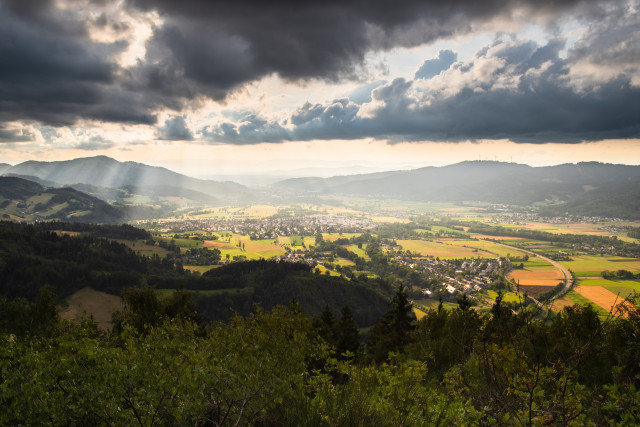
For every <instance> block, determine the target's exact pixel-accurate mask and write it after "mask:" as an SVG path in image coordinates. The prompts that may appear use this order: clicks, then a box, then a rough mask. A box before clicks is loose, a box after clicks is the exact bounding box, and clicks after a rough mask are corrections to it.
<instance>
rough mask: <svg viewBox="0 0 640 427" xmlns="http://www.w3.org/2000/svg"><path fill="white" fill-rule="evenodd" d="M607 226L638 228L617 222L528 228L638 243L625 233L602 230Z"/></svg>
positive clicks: (542, 225) (535, 225) (537, 225)
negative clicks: (608, 237)
mask: <svg viewBox="0 0 640 427" xmlns="http://www.w3.org/2000/svg"><path fill="white" fill-rule="evenodd" d="M607 225H615V226H622V225H630V226H637V224H636V223H633V222H615V223H596V224H593V223H586V222H580V223H573V224H549V223H541V222H531V223H528V224H527V228H530V229H532V230H538V231H546V232H549V233H556V234H587V235H593V236H617V237H618V238H619V239H620V240H624V241H627V242H637V239H633V238H630V237H628V236H627V233H626V232H625V231H622V232H611V231H606V230H602V229H601V228H603V227H605V226H607Z"/></svg>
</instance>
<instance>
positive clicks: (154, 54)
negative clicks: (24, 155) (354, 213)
mask: <svg viewBox="0 0 640 427" xmlns="http://www.w3.org/2000/svg"><path fill="white" fill-rule="evenodd" d="M638 10H640V2H639V1H638V0H630V1H622V0H620V1H617V0H611V1H586V0H585V1H579V0H564V1H557V0H542V1H540V0H535V1H534V0H512V1H498V0H489V1H484V2H477V1H472V0H453V1H449V2H442V1H436V0H408V1H403V2H398V3H396V4H392V3H390V2H388V1H383V0H374V1H366V2H365V1H363V0H355V1H353V0H352V1H343V0H340V1H338V0H330V1H326V2H297V3H296V2H293V3H292V2H290V1H269V2H262V1H261V2H258V1H254V0H234V1H230V0H221V1H215V2H207V1H200V0H183V1H180V2H175V1H172V0H126V1H124V2H122V3H121V2H111V1H94V0H68V1H65V0H60V1H53V0H38V1H30V2H27V1H23V0H0V40H1V42H0V58H2V61H0V141H4V142H12V141H13V142H17V141H25V140H28V139H29V138H32V136H33V135H32V134H29V133H28V132H27V133H24V132H18V131H15V130H13V129H14V128H11V130H9V128H7V127H6V124H7V123H16V122H21V123H23V124H24V125H25V126H26V125H29V126H31V125H34V124H36V125H42V126H53V127H64V126H73V125H77V124H78V123H81V124H82V123H85V122H89V123H93V124H94V125H95V124H96V123H101V122H104V123H122V124H127V125H128V124H140V125H147V126H154V127H155V130H154V132H155V135H156V137H157V139H160V140H183V141H192V140H196V141H197V140H205V141H211V142H215V143H231V144H255V143H260V142H273V143H277V142H282V141H295V140H311V139H355V138H366V137H373V138H381V139H388V140H390V141H405V140H416V141H418V140H425V139H429V140H442V141H459V140H467V139H471V140H473V139H483V138H508V139H511V140H514V141H528V142H550V141H554V142H575V141H581V140H596V139H602V138H630V137H638V136H639V127H640V124H639V120H640V119H639V117H640V111H639V108H640V107H639V106H640V93H639V91H638V88H639V86H640V50H639V49H640V48H639V47H638V43H637V40H639V39H640V18H639V12H638ZM523 17H525V18H523ZM563 19H564V20H574V21H576V22H580V23H581V24H580V25H581V27H580V28H582V31H583V32H582V33H581V34H579V35H578V36H576V37H575V38H577V42H576V43H575V44H574V45H571V46H566V45H565V40H563V39H562V35H561V34H560V35H558V37H557V38H556V39H554V40H551V41H550V42H549V43H547V44H544V45H538V44H537V43H536V42H532V41H529V40H519V39H514V38H513V37H510V36H504V37H501V38H498V39H497V41H496V43H495V44H493V45H491V46H487V47H486V48H485V49H482V50H481V51H479V52H478V53H477V55H476V56H475V57H474V58H473V59H471V60H465V61H459V60H458V56H457V54H456V53H455V52H454V51H453V50H442V51H441V52H440V53H439V55H438V56H437V57H436V58H425V61H424V63H423V64H422V66H420V67H419V68H418V69H417V70H416V72H415V75H414V78H413V79H410V80H408V79H397V78H396V79H393V76H391V78H390V79H389V80H390V81H387V82H383V81H379V82H375V83H367V84H365V85H363V86H362V87H361V88H360V89H359V90H354V91H353V92H352V93H351V94H350V95H349V96H346V97H345V98H343V99H337V100H333V101H331V102H326V103H314V104H310V103H307V104H304V105H299V106H297V108H296V107H294V108H293V111H291V112H290V113H289V114H287V115H286V116H284V117H280V118H277V119H274V118H273V117H272V116H271V115H269V116H267V115H265V114H264V113H263V112H261V111H251V112H246V113H242V114H240V113H237V112H236V113H237V115H239V116H240V117H239V118H234V119H233V120H232V119H224V120H220V119H211V120H209V122H208V123H207V124H206V125H202V126H200V128H199V129H197V130H196V129H194V128H192V127H190V126H187V120H186V119H187V115H188V114H189V113H190V112H192V111H194V110H195V109H197V108H198V107H200V106H202V105H204V104H206V103H207V102H210V101H211V100H214V101H217V102H229V99H230V95H231V94H233V93H234V92H235V91H238V90H241V89H242V88H243V87H245V85H247V84H249V83H251V82H255V81H258V80H260V79H263V78H265V77H268V76H272V75H276V76H278V77H280V78H282V79H284V80H286V81H289V82H292V83H300V82H309V81H316V80H321V81H327V82H343V81H345V80H350V81H354V82H356V81H359V80H363V79H366V77H367V70H366V66H367V64H366V58H367V55H369V54H371V53H372V52H382V51H388V50H391V49H394V48H406V47H414V46H420V45H423V44H425V43H432V42H435V41H438V40H443V39H446V38H451V37H455V36H460V35H464V34H471V33H474V32H477V31H486V30H488V29H491V30H498V31H500V30H502V29H508V28H511V27H513V26H516V27H517V25H519V24H522V23H523V22H534V21H535V22H537V23H539V24H541V25H543V26H546V28H547V29H548V31H550V32H554V31H555V32H557V33H561V31H560V24H561V22H562V20H563ZM143 21H144V22H145V23H146V24H145V25H147V27H148V30H149V35H148V37H147V38H146V39H145V42H144V43H143V46H142V47H141V51H140V53H139V54H138V56H137V57H136V58H135V60H129V61H124V60H123V59H122V58H123V55H125V53H127V52H129V51H130V50H132V49H133V48H134V47H135V46H134V44H135V41H134V38H135V37H134V35H136V34H137V33H136V32H139V31H140V30H139V28H138V27H140V26H142V22H143ZM138 24H139V25H138ZM230 108H233V106H231V107H230ZM167 114H168V115H169V116H170V118H169V119H167V120H165V121H164V122H163V123H158V117H166V116H167ZM3 123H4V125H3ZM192 129H193V130H192ZM104 141H110V139H108V138H107V139H105V140H104ZM91 142H92V144H88V145H87V147H99V146H100V144H96V143H102V144H104V145H105V146H106V145H108V144H111V143H108V144H107V143H104V142H103V141H97V140H96V141H91Z"/></svg>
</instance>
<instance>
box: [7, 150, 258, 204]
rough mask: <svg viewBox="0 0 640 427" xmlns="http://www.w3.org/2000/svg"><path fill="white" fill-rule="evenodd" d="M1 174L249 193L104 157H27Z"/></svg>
mask: <svg viewBox="0 0 640 427" xmlns="http://www.w3.org/2000/svg"><path fill="white" fill-rule="evenodd" d="M4 174H5V175H7V174H15V175H23V176H34V177H37V178H39V179H42V180H46V181H51V182H55V183H58V184H60V185H75V184H86V185H91V186H94V187H102V188H121V187H124V186H133V187H162V186H167V187H173V188H183V189H186V190H191V191H195V192H198V193H204V194H206V195H208V196H213V197H215V198H217V199H220V200H225V201H234V200H242V199H243V198H245V197H248V196H250V195H251V191H250V190H249V189H248V188H247V187H245V186H243V185H240V184H236V183H233V182H218V181H210V180H201V179H196V178H191V177H188V176H186V175H182V174H179V173H177V172H173V171H170V170H168V169H165V168H162V167H156V166H148V165H145V164H142V163H136V162H119V161H117V160H115V159H112V158H110V157H106V156H96V157H84V158H78V159H73V160H67V161H56V162H41V161H35V160H30V161H26V162H24V163H20V164H18V165H15V166H13V167H10V168H8V169H6V170H5V171H4ZM174 193H175V191H174Z"/></svg>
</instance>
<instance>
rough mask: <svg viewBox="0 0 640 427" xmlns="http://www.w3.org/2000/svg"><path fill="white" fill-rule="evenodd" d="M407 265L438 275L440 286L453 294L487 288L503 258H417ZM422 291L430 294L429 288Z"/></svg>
mask: <svg viewBox="0 0 640 427" xmlns="http://www.w3.org/2000/svg"><path fill="white" fill-rule="evenodd" d="M408 265H409V267H411V268H413V269H416V270H422V271H424V272H426V273H429V274H430V275H432V276H435V277H438V278H439V279H440V283H441V286H442V288H443V289H444V290H445V291H446V292H447V293H449V294H455V293H458V292H464V293H473V292H480V291H481V290H482V289H485V288H487V287H488V286H489V285H490V284H491V283H493V282H494V281H495V279H496V278H497V276H498V273H499V272H500V271H501V270H502V267H503V265H504V260H503V259H502V258H496V259H484V258H478V259H473V258H471V259H461V260H437V259H432V258H418V259H413V260H411V263H410V264H408ZM422 293H423V295H425V297H431V296H432V292H431V290H429V289H423V290H422Z"/></svg>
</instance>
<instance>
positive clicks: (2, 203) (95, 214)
mask: <svg viewBox="0 0 640 427" xmlns="http://www.w3.org/2000/svg"><path fill="white" fill-rule="evenodd" d="M0 215H1V216H2V217H3V218H5V219H12V220H27V221H34V220H37V219H45V220H64V221H70V222H77V221H79V222H97V223H113V222H121V221H124V217H125V215H124V213H123V212H122V211H121V210H119V209H117V208H114V207H113V206H111V205H109V204H108V203H106V202H104V201H102V200H100V199H98V198H95V197H93V196H90V195H88V194H85V193H82V192H80V191H77V190H75V189H73V188H69V187H64V188H46V187H43V186H42V185H40V184H38V183H36V182H33V181H29V180H26V179H22V178H17V177H0Z"/></svg>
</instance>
